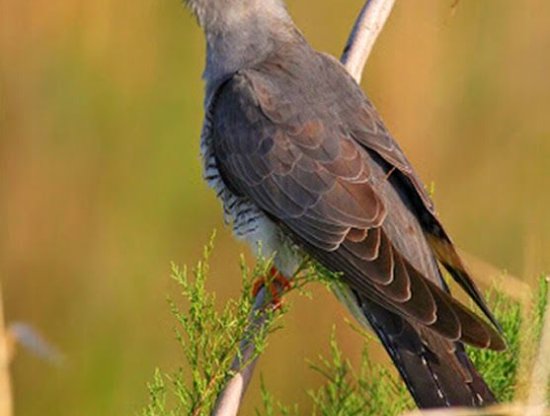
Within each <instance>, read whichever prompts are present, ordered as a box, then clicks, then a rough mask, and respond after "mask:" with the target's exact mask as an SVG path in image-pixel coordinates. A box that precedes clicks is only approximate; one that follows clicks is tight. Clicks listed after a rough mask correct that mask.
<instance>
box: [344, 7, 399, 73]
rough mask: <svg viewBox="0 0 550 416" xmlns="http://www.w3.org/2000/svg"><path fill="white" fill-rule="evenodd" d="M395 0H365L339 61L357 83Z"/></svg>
mask: <svg viewBox="0 0 550 416" xmlns="http://www.w3.org/2000/svg"><path fill="white" fill-rule="evenodd" d="M394 3H395V0H367V2H366V3H365V5H364V6H363V8H362V9H361V12H360V13H359V16H358V17H357V20H356V21H355V25H354V26H353V29H352V31H351V34H350V37H349V39H348V41H347V43H346V47H345V48H344V53H343V54H342V57H341V58H340V61H342V63H343V64H344V66H345V67H346V69H347V70H348V72H349V73H350V74H351V76H352V77H353V78H355V80H356V81H357V83H360V82H361V76H362V74H363V70H364V68H365V64H366V63H367V59H368V57H369V55H370V53H371V50H372V47H373V46H374V43H375V42H376V39H377V38H378V35H379V34H380V32H381V31H382V28H383V27H384V25H385V23H386V20H388V17H389V16H390V13H391V11H392V8H393V5H394Z"/></svg>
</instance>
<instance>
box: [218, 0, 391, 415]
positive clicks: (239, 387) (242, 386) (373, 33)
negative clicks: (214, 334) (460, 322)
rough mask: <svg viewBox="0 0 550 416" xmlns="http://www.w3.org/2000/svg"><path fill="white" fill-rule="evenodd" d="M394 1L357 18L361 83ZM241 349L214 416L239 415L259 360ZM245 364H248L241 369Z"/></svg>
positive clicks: (354, 49) (353, 38)
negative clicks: (233, 371)
mask: <svg viewBox="0 0 550 416" xmlns="http://www.w3.org/2000/svg"><path fill="white" fill-rule="evenodd" d="M394 3H395V0H367V1H366V3H365V5H364V6H363V8H362V9H361V13H360V14H359V16H358V17H357V20H356V21H355V24H354V26H353V29H352V32H351V34H350V36H349V39H348V41H347V43H346V47H345V48H344V53H343V54H342V57H341V62H342V63H343V64H344V66H345V67H346V69H347V70H348V72H349V73H350V74H351V75H352V76H353V78H354V79H355V80H356V81H357V82H358V83H359V82H360V81H361V74H362V73H363V68H364V67H365V64H366V62H367V59H368V57H369V55H370V52H371V50H372V47H373V46H374V43H375V42H376V39H377V37H378V35H379V33H380V31H381V30H382V28H383V27H384V24H385V23H386V20H387V19H388V17H389V15H390V12H391V10H392V8H393V5H394ZM265 299H266V290H265V288H262V289H261V290H260V291H259V292H258V295H257V296H256V299H255V302H254V311H258V310H262V309H263V308H264V307H265ZM251 316H254V318H252V319H251V322H250V324H249V328H251V329H254V328H258V327H261V326H262V325H263V322H264V320H263V318H262V314H255V315H254V314H253V315H251ZM240 348H241V349H240V354H239V356H238V357H236V358H235V359H234V361H233V364H232V369H233V370H235V371H237V373H236V374H235V376H233V377H232V378H231V380H229V382H228V383H227V385H226V387H225V388H224V390H223V391H222V392H221V393H220V395H219V397H218V400H217V405H216V409H215V410H214V412H213V415H215V416H236V415H237V413H238V411H239V408H240V405H241V401H242V399H243V397H244V394H245V391H246V388H247V387H248V384H249V383H250V380H251V379H252V375H253V373H254V368H255V366H256V361H257V359H252V360H251V358H252V357H253V355H254V352H255V346H254V345H253V344H252V343H251V341H250V340H248V339H247V340H243V342H242V343H241V347H240ZM242 363H248V364H245V366H244V367H243V368H241V367H242Z"/></svg>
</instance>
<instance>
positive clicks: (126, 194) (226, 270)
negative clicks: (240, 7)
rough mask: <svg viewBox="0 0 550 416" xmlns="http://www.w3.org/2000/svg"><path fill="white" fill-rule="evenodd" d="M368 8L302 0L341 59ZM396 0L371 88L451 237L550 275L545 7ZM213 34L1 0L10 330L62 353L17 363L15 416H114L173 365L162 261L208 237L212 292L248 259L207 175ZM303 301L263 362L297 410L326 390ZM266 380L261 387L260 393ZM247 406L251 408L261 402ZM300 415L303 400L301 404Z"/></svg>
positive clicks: (144, 19) (309, 20) (96, 7)
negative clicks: (312, 361) (13, 326)
mask: <svg viewBox="0 0 550 416" xmlns="http://www.w3.org/2000/svg"><path fill="white" fill-rule="evenodd" d="M361 4H362V2H361V1H359V0H353V1H349V2H346V3H345V7H342V3H341V2H335V1H328V0H319V1H317V2H315V4H314V6H313V3H312V2H306V1H305V0H302V1H300V2H298V1H292V2H291V3H290V8H291V10H292V12H293V14H294V16H295V19H296V21H297V23H298V24H299V26H300V27H301V28H302V29H303V30H304V32H305V34H306V36H307V37H308V38H309V39H310V40H311V42H312V43H313V44H314V45H315V46H316V47H318V48H320V49H323V50H327V51H329V52H331V53H333V54H335V55H338V54H339V53H340V49H341V46H342V45H343V43H344V40H345V38H346V36H347V33H348V31H349V28H350V26H351V24H352V22H353V19H354V16H355V14H356V12H357V10H358V9H359V7H360V6H361ZM451 5H452V2H451V1H450V0H449V1H448V2H447V1H443V2H434V1H430V0H416V1H415V2H399V3H398V5H397V6H396V8H395V11H394V14H393V16H392V17H391V18H390V21H389V24H388V26H387V28H386V29H385V32H384V33H383V34H382V36H381V38H380V40H379V42H378V44H377V46H376V48H375V51H374V53H373V56H372V58H371V60H370V61H369V65H368V67H367V72H366V74H365V78H364V82H363V83H364V86H365V89H366V90H367V92H368V93H369V94H370V96H371V97H372V98H373V100H374V102H375V103H376V105H377V106H378V108H379V110H380V111H381V113H382V114H383V116H384V118H385V120H386V122H387V124H388V126H389V128H390V129H391V131H392V132H393V133H394V135H395V136H396V137H397V138H398V140H399V141H400V143H401V144H402V146H403V147H404V148H405V150H406V151H407V153H408V155H409V157H410V159H411V160H412V161H413V163H414V164H415V166H416V167H417V169H418V171H419V172H420V174H421V176H422V177H423V178H424V180H425V181H426V182H430V181H434V182H435V184H436V193H435V200H436V202H437V206H438V209H439V211H440V214H441V217H442V219H443V221H444V223H445V224H447V227H448V229H449V231H450V232H451V234H452V235H454V237H455V240H456V241H457V242H458V243H459V245H460V246H462V247H464V248H465V249H467V250H468V251H469V252H471V253H474V254H475V255H476V256H477V257H479V258H482V259H484V261H485V262H487V263H490V264H493V265H496V266H497V269H505V270H508V271H509V272H510V273H512V274H514V275H517V276H522V277H523V278H524V279H526V280H527V281H528V280H529V279H531V278H534V277H535V276H536V275H538V274H539V273H540V272H542V271H544V270H548V269H549V268H550V257H549V256H547V253H548V252H549V249H550V219H549V217H548V215H547V208H546V207H547V206H548V205H549V202H550V193H549V192H548V189H549V185H550V179H549V178H550V175H549V172H548V162H549V161H550V126H549V123H548V111H549V108H550V83H549V82H548V74H549V73H550V55H549V54H548V51H549V50H550V26H549V25H548V23H547V22H548V21H549V19H550V4H548V3H547V2H543V1H542V0H525V1H523V2H517V1H512V0H486V1H484V2H475V1H471V0H470V1H468V0H463V1H461V2H460V3H459V5H458V7H457V8H456V10H454V12H453V10H452V8H451ZM203 61H204V47H203V40H202V35H201V33H200V31H199V30H198V28H197V27H196V26H195V24H194V21H193V20H192V18H191V17H190V16H188V14H187V13H186V11H185V10H184V9H183V7H182V5H181V4H180V3H179V2H178V1H173V2H159V1H141V2H117V1H114V0H98V1H95V2H79V1H76V0H50V1H48V2H45V1H38V0H30V1H27V2H21V1H11V0H0V229H2V230H3V232H2V233H1V234H0V278H1V279H2V283H3V286H4V298H5V299H4V301H5V306H6V315H7V318H8V319H9V320H12V319H18V320H25V321H28V322H30V323H32V324H33V325H35V326H36V327H38V328H40V330H41V332H42V333H44V334H47V336H48V338H49V339H50V340H52V341H53V342H55V343H56V344H57V345H59V347H60V348H61V349H62V350H63V351H64V353H65V354H66V356H67V357H68V362H67V365H66V366H65V367H64V368H62V369H52V368H49V367H48V366H47V365H45V364H43V363H41V362H40V361H37V360H36V359H34V358H33V357H29V356H25V355H21V356H19V357H18V359H17V360H16V362H15V364H14V368H13V370H14V371H13V373H14V389H15V401H16V409H17V414H24V415H38V414H40V415H44V414H52V415H54V414H55V415H74V414H78V415H98V414H101V415H120V414H129V413H132V412H133V411H135V410H137V409H139V408H140V407H141V405H142V404H143V403H144V402H145V395H146V393H145V383H146V381H148V380H149V379H150V378H151V376H152V374H153V369H154V368H155V366H157V365H159V366H162V367H163V368H170V367H171V366H176V365H177V363H178V359H179V355H178V352H177V350H176V349H175V348H176V343H175V342H171V337H172V336H173V335H172V331H171V327H172V325H173V322H172V320H171V317H170V314H169V311H168V308H167V306H166V304H165V301H164V299H165V296H166V294H167V293H170V292H171V291H173V290H174V285H172V283H171V282H170V280H169V278H168V274H169V262H170V261H172V260H174V261H176V262H178V263H194V261H195V259H196V258H198V257H199V254H200V251H201V249H202V245H203V243H204V242H205V241H206V240H207V239H208V237H209V235H210V233H211V230H212V228H214V227H216V228H218V229H220V231H222V230H223V231H222V232H220V233H219V234H218V235H219V237H218V242H217V247H218V248H217V250H216V255H215V256H214V259H213V274H214V275H215V277H216V280H215V283H214V282H213V283H214V284H215V287H214V288H213V289H215V290H216V291H217V292H218V293H219V296H220V297H226V296H231V295H232V294H233V295H234V294H236V293H238V288H237V287H235V286H236V285H237V284H238V283H239V282H238V279H237V276H239V273H238V258H237V256H238V253H239V252H240V251H243V250H244V247H243V246H240V245H238V244H237V243H234V242H233V240H232V239H231V237H230V233H229V232H228V230H227V229H224V228H223V225H222V221H221V215H220V209H219V206H218V203H217V202H216V201H215V198H214V196H213V195H212V193H211V192H210V191H209V190H208V189H207V188H206V186H205V185H204V184H203V183H202V181H201V178H200V161H199V157H198V136H199V131H200V124H201V117H202V85H201V82H200V74H201V71H202V65H203ZM314 292H315V296H314V299H313V300H312V301H308V300H305V299H302V298H300V299H293V303H294V304H295V307H294V308H293V310H292V312H291V313H290V314H289V316H288V319H287V320H286V328H285V330H284V331H282V332H280V333H278V334H277V336H276V337H274V339H273V341H272V343H271V347H270V348H269V351H268V353H267V354H266V356H265V357H263V358H262V361H261V366H260V371H262V372H264V374H265V377H266V380H267V383H268V386H269V387H270V389H271V390H273V392H274V393H275V395H276V396H278V397H284V398H285V399H288V400H285V401H287V402H294V401H299V402H302V403H303V402H304V401H305V400H304V392H303V390H304V388H305V386H309V385H312V384H314V383H315V382H318V381H319V380H318V379H317V376H316V375H315V374H314V373H312V372H311V371H309V370H308V368H307V367H308V366H307V363H306V362H305V361H304V359H305V357H315V356H316V355H317V354H318V353H319V352H321V351H323V352H326V349H327V344H328V335H329V332H330V328H331V325H332V323H333V322H338V323H339V325H340V328H339V337H340V339H341V340H342V344H344V347H345V350H346V352H347V353H349V354H351V355H352V356H355V357H357V354H358V351H359V345H357V344H358V343H359V338H358V337H357V336H356V335H354V334H353V332H352V331H350V330H348V329H347V328H346V326H345V325H344V324H342V323H341V322H342V319H341V317H342V316H345V312H344V311H343V309H342V308H341V307H340V306H339V305H337V303H336V301H334V300H333V299H332V296H331V295H329V294H327V293H325V292H324V290H320V289H315V290H314ZM253 389H257V384H255V385H254V386H253ZM249 397H250V398H251V399H250V400H249V403H248V405H249V407H248V409H249V411H250V409H251V408H252V407H251V406H253V404H254V398H253V397H254V394H253V393H252V394H250V396H249ZM303 410H304V411H305V409H303Z"/></svg>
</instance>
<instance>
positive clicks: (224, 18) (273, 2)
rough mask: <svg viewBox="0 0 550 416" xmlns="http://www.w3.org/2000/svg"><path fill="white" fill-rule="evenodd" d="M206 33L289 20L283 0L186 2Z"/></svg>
mask: <svg viewBox="0 0 550 416" xmlns="http://www.w3.org/2000/svg"><path fill="white" fill-rule="evenodd" d="M184 2H185V5H186V6H187V8H188V9H189V10H191V12H192V13H193V15H195V17H196V18H197V20H198V22H199V25H200V26H201V27H202V28H203V29H204V30H205V31H206V32H220V31H223V30H225V29H226V28H228V27H231V26H234V25H236V24H238V25H243V24H246V22H247V21H251V20H254V21H257V20H258V19H259V18H260V19H266V20H287V19H288V12H287V10H286V6H285V4H284V2H283V0H184Z"/></svg>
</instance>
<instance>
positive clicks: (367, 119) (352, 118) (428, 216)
mask: <svg viewBox="0 0 550 416" xmlns="http://www.w3.org/2000/svg"><path fill="white" fill-rule="evenodd" d="M321 58H322V59H323V60H324V62H325V64H326V68H329V70H331V71H333V72H335V73H336V74H335V75H334V76H330V77H328V78H327V79H328V80H329V81H331V82H333V83H334V85H330V86H327V87H329V88H332V89H334V91H336V92H337V94H338V95H339V96H338V97H337V100H338V102H340V103H356V102H358V101H360V100H361V99H363V105H362V106H360V107H359V108H357V107H355V104H352V105H353V106H352V105H347V106H346V105H344V106H343V111H342V112H341V114H340V116H341V117H343V118H344V119H345V120H346V121H347V123H348V125H349V127H350V130H351V134H352V135H353V138H354V139H355V140H356V141H357V142H359V143H360V144H362V145H363V146H365V147H366V148H368V149H371V150H373V151H375V152H376V153H377V154H378V155H379V156H380V157H381V158H382V159H383V160H385V161H386V162H387V163H388V164H389V165H390V166H391V167H392V169H395V170H396V175H395V178H394V179H395V182H396V186H398V187H399V188H400V189H401V190H402V191H403V192H405V193H406V194H407V197H408V198H409V200H410V202H411V203H412V204H413V206H414V209H415V211H416V214H417V217H418V220H419V222H420V224H421V226H422V229H423V230H424V232H425V234H426V239H427V242H428V244H429V245H430V247H431V248H432V250H433V252H434V254H435V256H436V258H437V260H438V261H440V262H441V264H443V266H444V267H445V268H446V269H447V271H448V272H449V273H450V274H451V276H452V277H453V279H454V280H455V281H456V282H457V283H458V284H459V285H460V286H461V287H462V288H463V289H464V291H466V293H467V294H468V295H469V296H470V297H471V298H472V300H473V301H474V302H475V303H476V305H477V306H478V307H479V308H480V309H481V311H482V312H483V313H484V314H485V316H486V317H487V318H488V319H489V320H490V321H491V323H492V324H493V325H494V326H495V327H496V328H498V329H499V331H500V332H501V333H502V328H501V326H500V324H499V323H498V321H497V319H496V318H495V317H494V315H493V314H492V312H491V310H490V309H489V307H488V306H487V304H486V303H485V300H484V299H483V296H482V295H481V293H480V292H479V290H478V288H477V286H476V285H475V283H474V281H473V279H472V278H471V277H470V274H469V272H468V271H467V269H466V266H465V265H464V263H463V262H462V259H461V258H460V256H459V255H458V253H457V251H456V249H455V246H454V244H453V242H452V240H451V238H450V237H449V235H448V234H447V233H446V232H445V229H444V228H443V226H442V225H441V223H440V222H439V219H438V218H437V215H436V212H435V208H434V205H433V202H432V200H431V198H430V196H429V194H428V192H427V190H426V188H425V187H424V184H423V183H422V181H421V180H420V178H419V177H418V175H417V174H416V173H415V171H414V169H413V168H412V166H411V164H410V163H409V161H408V159H407V157H406V156H405V154H404V153H403V151H402V150H401V148H400V147H399V144H398V143H397V142H396V141H395V140H394V139H393V137H392V136H391V134H390V133H389V132H388V130H387V129H386V127H385V125H384V123H383V122H382V120H381V118H380V116H379V115H378V112H377V111H376V109H375V108H374V107H373V106H372V104H371V103H370V102H369V101H368V100H365V99H364V98H363V93H362V91H361V90H360V89H359V88H353V87H352V84H354V81H353V80H352V79H351V77H350V76H349V74H348V73H347V71H346V70H345V68H344V67H343V66H342V65H341V64H340V62H339V61H337V60H336V59H334V58H333V57H332V56H330V55H327V54H322V55H321ZM338 75H340V76H338ZM344 84H347V86H348V87H347V88H346V87H345V86H344ZM350 95H351V96H353V97H352V98H351V99H350Z"/></svg>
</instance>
